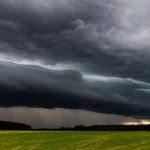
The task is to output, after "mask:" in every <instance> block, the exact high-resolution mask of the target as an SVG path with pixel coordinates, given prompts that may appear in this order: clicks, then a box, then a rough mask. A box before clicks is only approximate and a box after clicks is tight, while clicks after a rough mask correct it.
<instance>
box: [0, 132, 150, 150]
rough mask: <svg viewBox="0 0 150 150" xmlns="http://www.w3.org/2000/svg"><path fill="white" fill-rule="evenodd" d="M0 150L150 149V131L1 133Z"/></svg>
mask: <svg viewBox="0 0 150 150" xmlns="http://www.w3.org/2000/svg"><path fill="white" fill-rule="evenodd" d="M0 150H150V132H134V131H133V132H24V131H0Z"/></svg>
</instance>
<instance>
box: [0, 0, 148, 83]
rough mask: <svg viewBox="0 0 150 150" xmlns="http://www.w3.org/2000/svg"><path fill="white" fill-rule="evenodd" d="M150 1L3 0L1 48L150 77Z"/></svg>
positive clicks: (47, 59) (108, 71) (20, 54)
mask: <svg viewBox="0 0 150 150" xmlns="http://www.w3.org/2000/svg"><path fill="white" fill-rule="evenodd" d="M148 3H149V2H148V1H147V0H144V1H142V2H141V1H140V0H134V1H132V2H129V1H126V2H123V1H120V0H113V1H110V0H105V1H104V0H100V1H99V0H94V1H91V0H82V1H81V0H77V1H73V0H55V1H54V0H44V1H40V0H33V1H31V0H28V1H25V0H13V1H12V0H7V1H1V2H0V33H1V34H0V50H1V52H4V53H7V54H10V55H14V56H15V57H21V58H27V59H30V60H33V59H36V60H38V59H40V60H43V61H44V62H45V63H48V64H56V63H60V62H65V63H73V64H75V65H76V63H78V65H79V66H80V67H81V68H83V70H84V71H86V72H94V73H101V74H107V75H114V76H120V77H122V76H124V77H132V78H137V79H141V80H145V81H149V75H150V74H149V69H150V68H149V61H148V60H149V57H150V53H149V51H148V49H149V47H150V45H149V25H150V23H149V21H148V19H146V18H148V17H149V9H148V8H147V5H148ZM140 12H141V13H140ZM143 19H144V20H143ZM141 56H142V58H143V59H141ZM18 59H19V58H18Z"/></svg>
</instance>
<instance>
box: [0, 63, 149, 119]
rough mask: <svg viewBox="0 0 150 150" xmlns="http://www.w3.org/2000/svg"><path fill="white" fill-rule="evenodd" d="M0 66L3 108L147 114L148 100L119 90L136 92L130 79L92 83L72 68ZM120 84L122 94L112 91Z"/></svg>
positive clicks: (0, 104) (0, 102)
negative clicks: (52, 69)
mask: <svg viewBox="0 0 150 150" xmlns="http://www.w3.org/2000/svg"><path fill="white" fill-rule="evenodd" d="M0 68H1V74H0V97H1V101H0V106H2V107H12V106H27V107H41V108H72V109H84V110H90V111H95V112H101V113H108V114H121V115H127V116H130V115H133V116H143V117H146V116H148V114H149V112H150V105H149V103H147V104H146V105H145V103H144V102H143V103H142V102H140V101H138V100H137V101H135V100H133V101H129V100H128V99H127V97H124V96H123V95H124V94H123V93H122V92H123V90H124V91H125V90H126V89H128V90H132V92H134V94H135V93H136V92H135V91H134V89H135V88H134V87H135V85H136V83H135V84H134V83H133V82H131V81H130V80H129V81H128V80H127V81H126V80H125V81H124V80H123V79H120V81H118V83H117V82H115V83H114V84H113V82H114V81H112V82H110V83H105V82H104V81H103V80H102V81H97V83H96V84H95V83H94V81H91V80H90V79H88V78H89V77H84V75H81V74H80V73H78V72H76V71H71V70H68V71H67V70H66V71H51V70H46V69H43V68H40V67H36V66H22V65H16V64H9V63H4V62H1V63H0ZM118 80H119V79H118ZM119 84H120V86H119V87H120V89H121V90H122V92H121V90H120V94H121V93H122V96H121V95H119V93H118V94H117V93H116V92H115V90H116V91H118V90H117V86H118V85H119ZM130 84H131V85H130ZM137 84H138V83H137ZM140 84H141V85H139V86H136V87H139V88H140V87H143V88H146V87H147V86H148V87H149V85H145V84H144V83H143V84H144V85H143V86H142V83H140ZM111 85H112V86H114V87H115V90H113V88H112V87H111ZM121 85H122V88H121ZM96 86H97V87H96ZM107 86H109V87H107ZM98 87H99V88H98ZM125 87H127V88H126V89H125ZM123 88H124V89H123ZM129 88H130V89H129ZM97 89H99V90H97ZM126 92H128V91H126ZM124 93H125V92H124Z"/></svg>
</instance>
